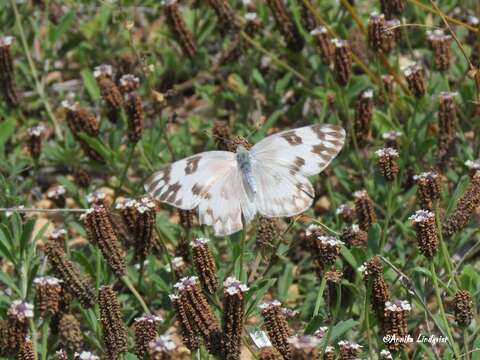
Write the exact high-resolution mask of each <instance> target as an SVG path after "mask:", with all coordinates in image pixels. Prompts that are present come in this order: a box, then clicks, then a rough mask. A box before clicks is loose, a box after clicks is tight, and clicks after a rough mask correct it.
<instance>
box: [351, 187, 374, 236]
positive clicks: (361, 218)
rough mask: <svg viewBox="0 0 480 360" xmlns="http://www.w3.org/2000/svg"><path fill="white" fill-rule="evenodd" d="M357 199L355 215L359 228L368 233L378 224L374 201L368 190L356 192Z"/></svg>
mask: <svg viewBox="0 0 480 360" xmlns="http://www.w3.org/2000/svg"><path fill="white" fill-rule="evenodd" d="M353 195H354V197H355V214H356V216H357V220H358V226H360V229H362V230H363V231H367V232H368V229H369V228H370V226H372V225H373V224H375V223H376V222H377V215H376V214H375V210H374V206H373V201H372V199H371V198H370V196H369V195H368V193H367V191H366V190H361V191H356V192H355V193H354V194H353Z"/></svg>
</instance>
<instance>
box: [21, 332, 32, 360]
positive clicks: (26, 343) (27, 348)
mask: <svg viewBox="0 0 480 360" xmlns="http://www.w3.org/2000/svg"><path fill="white" fill-rule="evenodd" d="M18 360H35V353H34V351H33V344H32V341H31V340H30V339H29V338H28V337H27V338H25V339H24V340H23V343H22V344H21V345H20V351H19V352H18Z"/></svg>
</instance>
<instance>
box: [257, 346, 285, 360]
mask: <svg viewBox="0 0 480 360" xmlns="http://www.w3.org/2000/svg"><path fill="white" fill-rule="evenodd" d="M258 358H259V360H282V359H283V357H282V355H280V353H279V352H278V351H277V349H275V348H274V347H273V346H265V347H262V348H261V349H260V355H259V357H258Z"/></svg>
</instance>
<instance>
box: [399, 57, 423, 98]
mask: <svg viewBox="0 0 480 360" xmlns="http://www.w3.org/2000/svg"><path fill="white" fill-rule="evenodd" d="M403 74H404V75H405V79H406V80H407V85H408V88H409V89H410V91H411V92H412V94H413V96H415V97H416V98H417V99H418V98H421V97H422V96H423V95H425V92H426V91H427V85H426V83H425V77H424V74H423V68H422V67H421V66H420V65H419V64H417V63H414V64H412V65H409V66H407V67H406V68H405V69H404V70H403Z"/></svg>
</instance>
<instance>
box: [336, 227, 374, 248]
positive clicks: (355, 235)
mask: <svg viewBox="0 0 480 360" xmlns="http://www.w3.org/2000/svg"><path fill="white" fill-rule="evenodd" d="M340 238H341V239H342V241H343V242H344V243H345V245H346V246H347V247H349V248H350V247H365V246H367V242H368V234H367V232H365V231H363V230H362V229H360V227H359V226H358V225H357V224H352V225H351V226H349V227H347V228H345V230H343V232H342V235H341V237H340Z"/></svg>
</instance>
